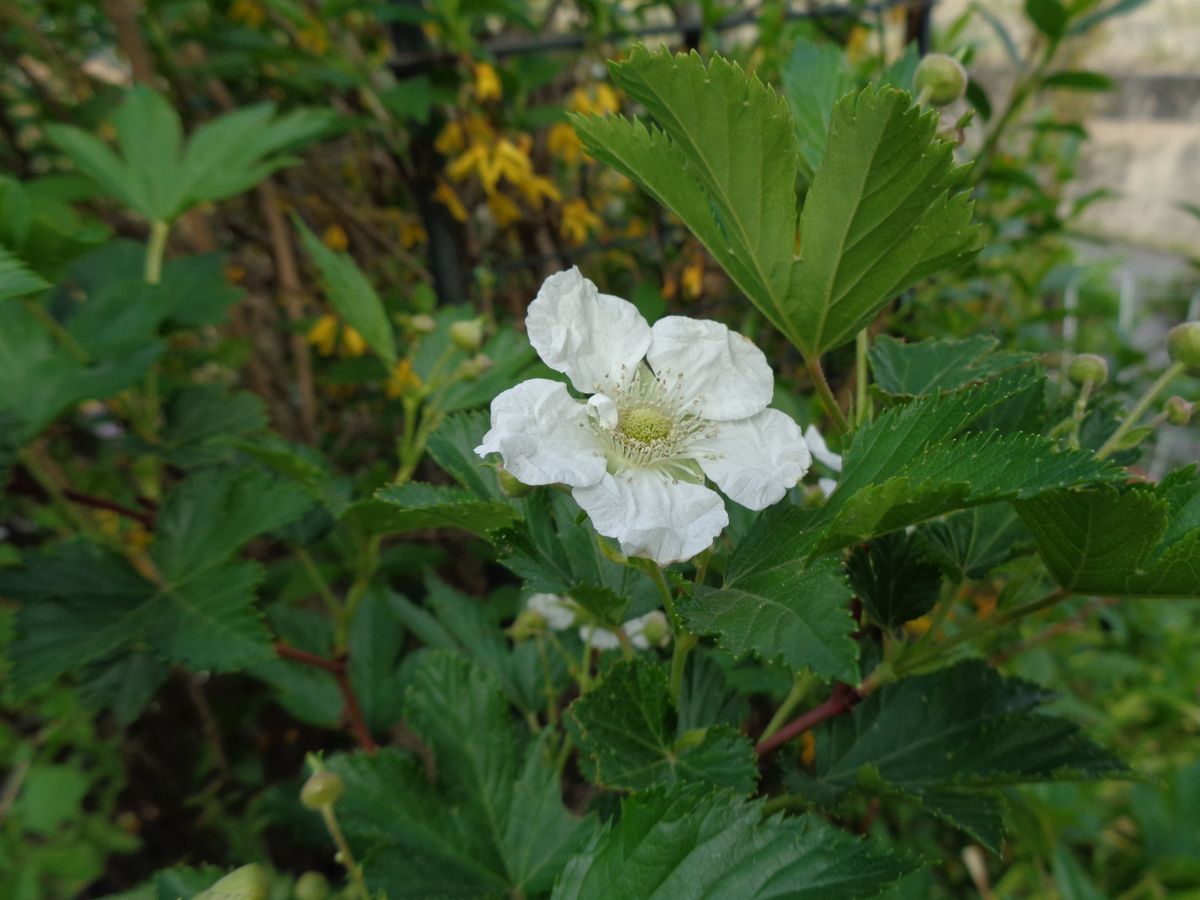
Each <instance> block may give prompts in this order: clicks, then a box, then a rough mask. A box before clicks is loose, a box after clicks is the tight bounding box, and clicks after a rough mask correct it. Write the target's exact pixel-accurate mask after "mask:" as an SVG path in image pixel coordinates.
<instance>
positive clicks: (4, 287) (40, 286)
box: [0, 246, 50, 303]
mask: <svg viewBox="0 0 1200 900" xmlns="http://www.w3.org/2000/svg"><path fill="white" fill-rule="evenodd" d="M49 286H50V285H49V284H48V283H47V282H46V280H45V279H44V278H42V277H41V276H40V275H38V274H36V273H34V272H31V271H30V270H29V269H28V268H26V266H25V264H24V263H23V262H21V260H19V259H17V257H15V256H14V255H13V254H11V253H9V252H8V251H7V250H6V249H5V248H4V247H3V246H0V303H3V302H4V301H5V300H10V299H12V298H13V297H23V296H25V295H26V294H33V293H35V292H37V291H41V290H45V289H46V288H48V287H49Z"/></svg>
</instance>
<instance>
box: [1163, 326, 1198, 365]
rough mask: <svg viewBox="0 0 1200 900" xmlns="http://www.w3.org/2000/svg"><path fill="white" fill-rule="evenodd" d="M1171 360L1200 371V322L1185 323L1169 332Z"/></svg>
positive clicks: (1168, 343) (1168, 347) (1168, 349)
mask: <svg viewBox="0 0 1200 900" xmlns="http://www.w3.org/2000/svg"><path fill="white" fill-rule="evenodd" d="M1167 352H1168V353H1170V354H1171V359H1173V360H1175V362H1177V363H1183V364H1184V365H1185V366H1187V367H1188V368H1189V369H1200V322H1184V323H1183V324H1182V325H1176V326H1175V327H1174V328H1172V329H1171V330H1170V331H1169V332H1167Z"/></svg>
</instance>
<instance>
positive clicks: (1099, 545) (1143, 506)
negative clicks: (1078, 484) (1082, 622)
mask: <svg viewBox="0 0 1200 900" xmlns="http://www.w3.org/2000/svg"><path fill="white" fill-rule="evenodd" d="M1188 472H1190V473H1191V474H1190V475H1189V474H1188ZM1183 479H1184V483H1182V484H1178V483H1177V482H1173V483H1174V484H1177V487H1176V488H1175V490H1174V491H1171V490H1168V489H1164V487H1159V488H1158V489H1155V488H1152V487H1143V486H1132V487H1129V488H1126V489H1125V490H1120V489H1118V488H1116V487H1100V488H1096V489H1093V490H1080V491H1055V492H1054V493H1050V494H1043V495H1042V496H1040V497H1034V498H1031V499H1028V500H1024V501H1021V502H1018V503H1017V504H1016V508H1017V512H1018V513H1019V514H1020V516H1021V519H1022V521H1024V523H1025V524H1026V525H1027V526H1028V528H1029V530H1030V531H1032V532H1033V536H1034V538H1035V539H1036V541H1037V545H1038V550H1039V551H1040V552H1041V554H1042V559H1043V560H1045V562H1046V567H1047V568H1048V569H1049V570H1050V574H1051V575H1053V576H1054V579H1055V581H1057V582H1058V583H1059V584H1060V585H1061V586H1062V587H1064V588H1066V589H1067V590H1070V591H1073V592H1075V593H1082V594H1103V595H1105V596H1134V597H1200V496H1198V495H1197V494H1195V493H1191V494H1190V496H1191V499H1190V500H1188V501H1187V502H1179V503H1178V505H1176V504H1173V503H1172V502H1171V500H1172V499H1173V498H1172V494H1178V493H1181V492H1183V491H1184V490H1186V488H1187V487H1189V482H1188V481H1187V480H1188V479H1194V470H1185V474H1184V476H1183ZM1195 484H1197V482H1194V481H1191V482H1190V485H1195ZM1170 487H1171V485H1167V486H1166V488H1170Z"/></svg>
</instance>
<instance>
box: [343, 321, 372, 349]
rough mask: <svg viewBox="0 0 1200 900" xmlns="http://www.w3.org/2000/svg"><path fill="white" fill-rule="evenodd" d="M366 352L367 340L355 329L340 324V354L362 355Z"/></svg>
mask: <svg viewBox="0 0 1200 900" xmlns="http://www.w3.org/2000/svg"><path fill="white" fill-rule="evenodd" d="M366 352H367V341H366V338H364V337H363V336H362V335H361V334H359V333H358V330H357V329H354V328H351V327H350V326H349V325H343V326H342V356H362V355H363V354H364V353H366Z"/></svg>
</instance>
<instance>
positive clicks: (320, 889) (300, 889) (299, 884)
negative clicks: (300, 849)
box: [292, 872, 329, 900]
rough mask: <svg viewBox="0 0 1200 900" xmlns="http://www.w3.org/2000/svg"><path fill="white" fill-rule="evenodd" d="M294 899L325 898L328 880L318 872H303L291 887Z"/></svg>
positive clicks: (313, 899)
mask: <svg viewBox="0 0 1200 900" xmlns="http://www.w3.org/2000/svg"><path fill="white" fill-rule="evenodd" d="M292 896H293V897H295V898H296V900H325V898H326V897H328V896H329V880H328V879H327V878H326V877H325V876H324V875H322V874H321V873H320V872H305V873H304V874H303V875H301V876H300V877H299V878H297V879H296V885H295V887H293V888H292Z"/></svg>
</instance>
